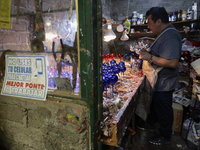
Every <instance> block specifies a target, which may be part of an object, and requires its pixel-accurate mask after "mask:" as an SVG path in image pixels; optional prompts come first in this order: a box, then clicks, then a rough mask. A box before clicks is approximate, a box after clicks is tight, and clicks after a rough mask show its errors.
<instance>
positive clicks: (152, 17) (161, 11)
mask: <svg viewBox="0 0 200 150" xmlns="http://www.w3.org/2000/svg"><path fill="white" fill-rule="evenodd" d="M146 16H147V19H148V28H150V29H151V31H152V32H153V33H155V34H159V33H160V32H161V31H160V30H163V27H165V26H166V25H168V23H169V17H168V13H167V11H166V10H165V8H164V7H152V8H150V9H149V10H148V11H147V12H146Z"/></svg>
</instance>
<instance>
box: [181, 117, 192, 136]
mask: <svg viewBox="0 0 200 150" xmlns="http://www.w3.org/2000/svg"><path fill="white" fill-rule="evenodd" d="M191 121H192V119H191V118H189V119H186V120H185V121H184V122H183V127H182V133H181V135H182V138H183V139H185V140H186V139H187V134H188V132H189V126H190V122H191Z"/></svg>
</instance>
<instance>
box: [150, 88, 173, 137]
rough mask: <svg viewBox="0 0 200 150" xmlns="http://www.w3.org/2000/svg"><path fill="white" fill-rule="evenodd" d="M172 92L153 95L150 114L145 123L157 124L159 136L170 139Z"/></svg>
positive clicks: (156, 92)
mask: <svg viewBox="0 0 200 150" xmlns="http://www.w3.org/2000/svg"><path fill="white" fill-rule="evenodd" d="M173 91H174V90H172V91H167V92H158V91H155V92H154V93H153V98H152V103H151V107H150V113H149V116H148V119H147V122H148V123H150V124H153V123H156V122H159V123H160V127H161V135H162V136H164V137H171V134H172V125H173V120H174V114H173V108H172V94H173Z"/></svg>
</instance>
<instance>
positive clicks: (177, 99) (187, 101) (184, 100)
mask: <svg viewBox="0 0 200 150" xmlns="http://www.w3.org/2000/svg"><path fill="white" fill-rule="evenodd" d="M173 101H174V102H176V103H178V104H181V105H183V106H185V107H187V106H188V105H189V104H190V99H188V98H185V97H182V96H180V95H178V94H173Z"/></svg>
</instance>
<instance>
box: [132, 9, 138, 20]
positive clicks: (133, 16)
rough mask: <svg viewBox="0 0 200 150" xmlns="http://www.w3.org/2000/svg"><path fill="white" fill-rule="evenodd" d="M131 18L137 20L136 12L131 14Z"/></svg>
mask: <svg viewBox="0 0 200 150" xmlns="http://www.w3.org/2000/svg"><path fill="white" fill-rule="evenodd" d="M132 18H134V19H135V18H137V11H134V12H133V13H132Z"/></svg>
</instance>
